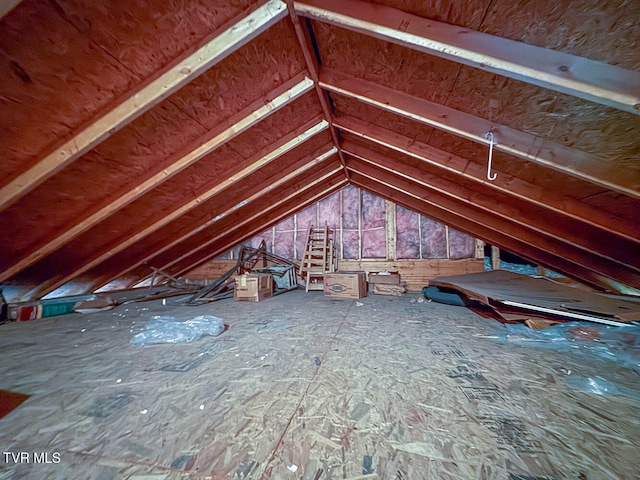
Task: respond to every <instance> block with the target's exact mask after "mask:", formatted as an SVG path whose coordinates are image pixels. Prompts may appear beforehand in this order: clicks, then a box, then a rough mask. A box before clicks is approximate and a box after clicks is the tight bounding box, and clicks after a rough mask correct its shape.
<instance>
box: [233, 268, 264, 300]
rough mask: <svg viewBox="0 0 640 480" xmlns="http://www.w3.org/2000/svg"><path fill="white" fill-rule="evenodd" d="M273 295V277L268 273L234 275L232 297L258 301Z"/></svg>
mask: <svg viewBox="0 0 640 480" xmlns="http://www.w3.org/2000/svg"><path fill="white" fill-rule="evenodd" d="M271 295H273V277H272V276H271V275H270V274H268V273H245V274H244V275H238V276H237V277H236V288H235V291H234V293H233V299H234V300H235V301H237V302H240V301H245V302H260V301H261V300H264V299H265V298H269V297H270V296H271Z"/></svg>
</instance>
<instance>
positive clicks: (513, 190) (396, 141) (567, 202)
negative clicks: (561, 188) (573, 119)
mask: <svg viewBox="0 0 640 480" xmlns="http://www.w3.org/2000/svg"><path fill="white" fill-rule="evenodd" d="M333 122H334V125H335V126H336V127H337V128H339V129H340V130H342V131H343V132H348V133H351V134H353V135H356V136H358V137H360V138H362V139H364V140H366V141H368V142H372V143H374V144H376V145H379V146H383V147H386V148H389V149H391V150H393V151H396V152H399V153H402V154H403V155H407V156H409V157H412V158H415V159H417V160H419V161H420V162H424V163H425V166H427V165H428V166H429V168H430V167H431V166H435V167H437V168H438V169H441V170H443V171H447V172H451V173H454V174H456V175H460V176H461V177H463V178H464V179H468V180H472V181H474V182H477V183H478V184H480V185H484V186H486V187H489V188H490V189H492V190H494V189H495V190H497V191H499V192H501V193H504V194H507V195H511V196H513V197H516V198H517V199H518V200H522V201H525V202H529V203H532V204H534V205H536V206H538V207H542V208H545V209H548V210H549V211H551V212H553V213H556V214H560V215H565V216H567V217H569V218H570V219H572V220H577V221H580V222H583V223H585V224H587V225H590V226H592V227H594V228H598V229H599V230H603V231H606V232H608V233H612V234H615V235H617V236H620V237H621V238H624V239H626V240H629V241H632V242H636V243H639V244H640V232H639V231H638V227H637V226H636V225H634V224H632V223H629V222H625V221H623V220H622V219H620V218H616V217H613V216H612V215H609V214H605V213H604V212H601V211H600V210H598V209H594V208H591V207H588V206H587V205H585V204H583V203H581V202H580V201H578V200H575V199H573V198H570V197H566V196H561V195H558V194H557V192H550V191H544V190H543V189H542V188H540V187H538V186H537V185H534V184H532V183H529V182H527V181H525V180H522V179H519V178H517V177H513V176H511V175H509V174H507V173H505V172H503V171H499V170H496V172H498V177H497V178H496V179H495V180H493V181H490V180H487V178H486V171H487V169H486V165H480V164H478V163H476V162H474V161H471V160H468V159H466V158H462V157H459V156H457V155H454V154H452V153H449V152H446V151H443V150H440V149H438V148H435V147H432V146H431V145H427V144H424V143H421V142H419V141H417V140H415V139H413V138H408V137H405V136H403V135H400V134H398V133H395V132H393V131H391V130H387V129H385V128H382V127H379V126H377V125H373V124H371V123H369V122H365V121H362V120H360V119H358V118H355V117H351V116H345V115H342V116H340V117H338V118H334V121H333ZM494 170H495V167H494Z"/></svg>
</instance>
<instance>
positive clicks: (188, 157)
mask: <svg viewBox="0 0 640 480" xmlns="http://www.w3.org/2000/svg"><path fill="white" fill-rule="evenodd" d="M312 87H313V81H312V80H311V79H309V78H307V77H305V76H304V75H301V76H299V77H296V78H295V79H293V80H291V81H290V82H287V83H286V84H285V85H283V86H282V87H279V88H278V89H276V90H275V91H274V92H272V94H271V95H269V98H268V99H261V100H259V101H257V102H254V103H253V104H251V105H250V106H249V107H247V108H245V109H244V110H242V111H241V112H239V113H238V114H236V115H234V116H233V117H232V118H231V119H229V121H228V122H226V124H225V125H222V126H221V127H220V128H218V129H217V130H215V131H214V132H213V136H211V133H209V134H208V135H207V138H200V139H198V141H197V142H194V144H193V145H194V149H193V150H191V151H190V152H188V153H187V154H183V155H182V156H180V155H177V156H176V159H175V161H174V162H173V163H172V164H171V165H170V166H168V167H166V168H164V169H162V170H160V171H158V172H157V173H155V174H153V175H151V177H150V178H147V179H144V180H142V181H141V182H140V183H139V184H138V185H135V186H134V187H132V188H131V189H129V190H128V191H126V192H124V193H122V194H121V195H120V196H118V195H117V194H116V195H115V196H114V197H112V200H111V201H110V202H109V203H108V204H107V205H105V206H103V207H102V208H99V209H98V210H96V211H95V212H94V213H92V214H90V215H89V216H88V217H86V218H84V219H82V220H81V221H80V222H78V223H77V224H75V225H73V226H72V227H67V228H66V229H65V230H64V231H63V232H61V233H60V235H57V236H56V237H54V238H52V239H51V240H50V241H49V242H47V243H46V244H44V245H42V246H40V247H38V248H36V249H34V250H33V251H32V252H31V253H30V254H29V255H28V256H26V257H24V258H22V259H20V260H19V261H18V262H16V263H15V264H13V265H11V267H9V268H8V269H5V271H3V272H1V273H0V281H2V280H4V279H7V278H9V277H11V276H12V275H15V274H16V273H17V272H19V271H21V270H23V269H25V268H26V267H28V266H29V265H32V264H33V263H35V262H37V261H38V260H40V259H42V258H44V257H46V256H47V255H49V254H50V253H52V252H54V251H55V250H57V249H58V248H60V247H61V246H62V245H64V244H65V243H67V242H69V241H71V240H72V239H74V238H76V237H77V236H78V235H80V234H82V233H83V232H86V231H87V230H89V229H90V228H91V227H93V226H94V225H96V224H98V223H99V222H101V221H102V220H104V219H105V218H107V217H108V216H109V215H112V214H113V213H115V212H116V211H117V210H119V209H120V208H122V207H124V206H125V205H127V204H129V203H131V202H133V201H134V200H135V199H137V198H139V197H141V196H142V195H144V194H145V193H147V192H149V191H150V190H152V189H153V188H155V187H156V186H158V185H159V184H160V183H162V182H164V181H166V180H168V179H169V178H171V177H172V176H173V175H175V174H177V173H178V172H180V171H181V170H183V169H185V168H187V167H188V166H189V165H191V164H193V163H194V162H197V161H198V160H200V159H201V158H203V157H204V156H205V155H207V154H209V153H211V152H212V151H213V150H215V149H216V148H219V147H220V146H221V145H223V144H225V143H226V142H228V141H229V140H231V139H233V138H235V137H236V136H238V135H239V134H241V133H242V132H244V131H246V130H247V129H249V128H250V127H252V126H253V125H255V124H257V123H259V122H260V121H261V120H263V119H264V118H266V117H267V116H269V115H271V114H272V113H274V112H276V111H277V110H279V109H280V108H282V107H284V106H285V105H287V104H289V103H291V102H292V101H294V100H295V99H297V98H299V97H300V96H302V95H303V94H305V93H306V92H308V91H309V90H310V89H311V88H312ZM316 122H318V123H317V124H316V125H315V126H314V127H309V131H308V132H305V133H302V134H301V133H299V132H298V133H296V134H295V136H294V137H292V138H291V139H290V141H291V142H292V143H291V144H290V145H288V147H287V149H288V150H290V149H291V148H293V147H295V145H296V144H299V143H300V142H303V141H305V140H307V139H308V138H309V137H310V136H312V135H315V134H316V133H318V132H319V131H321V130H324V129H326V128H327V127H328V126H329V124H328V122H326V121H317V120H316ZM285 138H288V137H285ZM287 142H289V140H287ZM283 153H284V152H283ZM229 181H234V179H233V178H231V179H229Z"/></svg>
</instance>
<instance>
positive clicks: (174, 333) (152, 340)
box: [131, 315, 224, 345]
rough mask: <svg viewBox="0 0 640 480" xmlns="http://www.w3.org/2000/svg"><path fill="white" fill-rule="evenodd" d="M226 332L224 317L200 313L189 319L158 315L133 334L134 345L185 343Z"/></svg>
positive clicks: (132, 341)
mask: <svg viewBox="0 0 640 480" xmlns="http://www.w3.org/2000/svg"><path fill="white" fill-rule="evenodd" d="M222 332H224V323H223V322H222V319H220V318H218V317H214V316H211V315H200V316H198V317H195V318H191V319H189V320H179V319H177V318H175V317H169V316H161V315H156V316H154V317H151V320H148V321H147V322H146V323H145V325H144V330H143V331H142V332H140V333H138V334H136V335H134V336H133V338H132V339H131V343H132V344H134V345H155V344H159V343H184V342H193V341H194V340H198V339H199V338H200V337H202V336H204V335H211V336H213V337H217V336H218V335H220V334H221V333H222Z"/></svg>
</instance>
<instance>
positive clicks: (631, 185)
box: [320, 67, 640, 198]
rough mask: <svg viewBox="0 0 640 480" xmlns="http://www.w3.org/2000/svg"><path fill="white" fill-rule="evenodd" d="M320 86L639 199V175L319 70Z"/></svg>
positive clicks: (541, 140) (587, 155) (534, 136)
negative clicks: (488, 135)
mask: <svg viewBox="0 0 640 480" xmlns="http://www.w3.org/2000/svg"><path fill="white" fill-rule="evenodd" d="M320 85H321V86H322V87H323V88H326V89H327V90H329V91H331V92H334V93H337V94H340V95H345V96H347V97H350V98H354V99H357V100H359V101H361V102H364V103H366V104H368V105H373V106H375V107H378V108H381V109H383V110H386V111H389V112H392V113H396V114H399V115H402V116H404V117H407V118H410V119H412V120H415V121H418V122H420V123H423V124H426V125H430V126H432V127H435V128H438V129H441V130H444V131H446V132H449V133H453V134H454V135H458V136H460V137H462V138H466V139H467V140H472V141H474V142H477V143H481V144H484V145H487V152H488V145H489V141H488V140H487V139H486V138H485V134H486V133H487V132H492V133H493V134H494V137H495V141H496V142H497V143H495V144H494V148H495V149H496V150H500V151H503V152H505V153H508V154H510V155H514V156H516V157H519V158H522V159H525V160H528V161H531V162H533V163H536V164H538V165H542V166H545V167H548V168H552V169H554V170H557V171H559V172H562V173H564V174H567V175H571V176H573V177H576V178H580V179H582V180H585V181H587V182H591V183H593V184H595V185H599V186H601V187H604V188H608V189H611V190H615V191H617V192H620V193H623V194H625V195H629V196H632V197H635V198H640V178H638V175H632V174H630V173H629V172H628V171H627V170H625V169H622V168H618V167H617V166H615V165H613V164H610V163H608V162H606V161H605V160H603V159H600V158H597V157H595V156H593V155H591V154H589V153H586V152H582V151H580V150H575V149H572V148H569V147H565V146H564V145H559V144H556V143H553V142H549V141H547V140H545V139H543V138H541V137H538V136H536V135H532V134H529V133H526V132H520V131H518V130H515V129H513V128H510V127H507V126H505V125H499V124H495V123H493V122H490V121H489V120H485V119H483V118H480V117H475V116H473V115H470V114H468V113H463V112H460V111H457V110H454V109H453V108H449V107H445V106H443V105H440V104H438V103H434V102H430V101H428V100H424V99H422V98H418V97H414V96H412V95H409V94H406V93H403V92H400V91H397V90H394V89H392V88H389V87H385V86H382V85H377V84H375V83H372V82H368V81H366V80H361V79H359V78H355V77H352V76H350V75H346V74H343V73H340V72H337V71H334V70H330V69H328V68H324V67H323V68H322V69H321V70H320Z"/></svg>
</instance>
